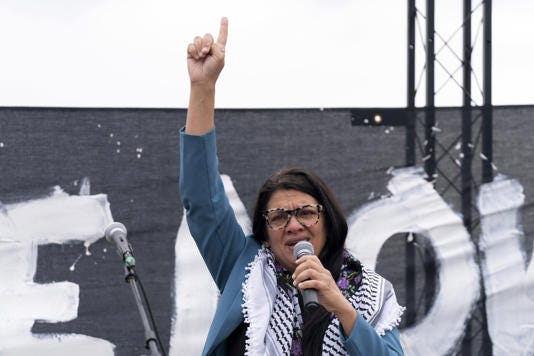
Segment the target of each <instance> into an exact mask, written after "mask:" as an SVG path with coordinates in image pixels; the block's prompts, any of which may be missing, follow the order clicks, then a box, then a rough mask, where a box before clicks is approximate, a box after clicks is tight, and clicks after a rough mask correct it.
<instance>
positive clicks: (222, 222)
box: [179, 129, 245, 291]
mask: <svg viewBox="0 0 534 356" xmlns="http://www.w3.org/2000/svg"><path fill="white" fill-rule="evenodd" d="M180 154H181V155H180V182H179V189H180V196H181V199H182V204H183V206H184V208H185V210H186V218H187V223H188V226H189V230H190V231H191V235H192V236H193V238H194V240H195V242H196V244H197V246H198V249H199V251H200V254H201V255H202V257H203V258H204V261H205V263H206V265H207V267H208V270H209V271H210V273H211V275H212V277H213V280H214V281H215V283H216V285H217V287H218V288H219V290H220V291H222V290H224V287H225V285H226V282H227V280H228V276H229V274H230V272H231V270H232V267H233V265H234V263H235V261H236V259H237V257H238V256H239V253H240V252H241V251H242V249H243V248H244V246H245V235H244V232H243V230H242V229H241V227H240V225H239V223H238V222H237V219H236V217H235V214H234V211H233V209H232V207H231V206H230V203H229V201H228V197H227V196H226V193H225V191H224V186H223V183H222V180H221V177H220V175H219V166H218V158H217V147H216V139H215V129H213V130H212V131H210V132H208V133H206V134H204V135H201V136H194V135H188V134H186V133H185V132H184V130H183V129H182V130H181V131H180Z"/></svg>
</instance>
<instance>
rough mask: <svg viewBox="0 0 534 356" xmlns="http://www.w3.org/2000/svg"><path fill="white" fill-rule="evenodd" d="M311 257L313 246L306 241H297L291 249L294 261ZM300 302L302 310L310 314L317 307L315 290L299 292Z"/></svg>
mask: <svg viewBox="0 0 534 356" xmlns="http://www.w3.org/2000/svg"><path fill="white" fill-rule="evenodd" d="M306 255H313V245H312V244H311V243H310V242H308V241H299V242H297V244H296V245H295V247H294V249H293V256H295V259H297V260H298V259H299V258H301V257H302V256H306ZM301 294H302V301H303V303H304V308H305V309H306V310H307V311H308V312H311V311H313V310H315V309H317V308H318V307H319V301H318V299H317V290H315V289H313V288H309V289H303V290H302V291H301Z"/></svg>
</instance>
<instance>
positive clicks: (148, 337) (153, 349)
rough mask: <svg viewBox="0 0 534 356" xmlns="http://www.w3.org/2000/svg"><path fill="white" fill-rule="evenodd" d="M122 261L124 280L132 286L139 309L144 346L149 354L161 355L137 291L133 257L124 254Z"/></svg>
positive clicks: (137, 280) (137, 281)
mask: <svg viewBox="0 0 534 356" xmlns="http://www.w3.org/2000/svg"><path fill="white" fill-rule="evenodd" d="M124 262H125V266H124V271H125V273H126V276H125V280H126V283H129V284H130V286H131V287H132V293H133V295H134V298H135V302H136V304H137V309H138V311H139V315H140V316H141V322H142V323H143V328H144V330H145V347H146V348H147V349H149V350H150V355H151V356H162V354H161V352H160V351H159V350H158V343H157V339H156V333H155V332H154V329H153V328H152V325H151V323H150V322H149V319H148V316H147V312H146V310H145V305H144V303H143V300H142V299H141V293H139V286H138V284H139V279H138V277H137V274H136V273H135V259H134V258H133V256H131V255H130V256H124Z"/></svg>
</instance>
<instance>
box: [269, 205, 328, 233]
mask: <svg viewBox="0 0 534 356" xmlns="http://www.w3.org/2000/svg"><path fill="white" fill-rule="evenodd" d="M321 211H323V206H322V205H319V204H317V205H303V206H299V207H298V208H296V209H293V210H288V209H282V208H275V209H269V210H266V211H264V212H263V217H264V218H265V220H266V221H267V225H268V226H269V227H270V228H271V229H273V230H280V229H284V228H285V227H286V226H287V224H288V223H289V220H291V215H293V216H294V217H295V218H297V221H298V222H299V223H300V224H301V225H303V226H306V227H310V226H312V225H315V224H317V223H318V222H319V217H320V216H321Z"/></svg>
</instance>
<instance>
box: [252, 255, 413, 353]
mask: <svg viewBox="0 0 534 356" xmlns="http://www.w3.org/2000/svg"><path fill="white" fill-rule="evenodd" d="M343 257H344V261H343V265H342V267H341V273H340V276H339V278H338V280H337V285H338V287H339V288H340V290H341V292H342V293H343V295H344V296H345V298H347V300H348V301H349V302H350V303H351V304H352V305H353V307H354V308H355V309H356V311H357V312H358V315H359V316H361V317H363V318H364V319H365V320H366V321H367V322H368V323H369V324H370V325H371V326H373V328H374V329H375V331H376V332H377V333H378V334H379V335H384V333H385V332H386V331H387V330H391V329H392V328H394V327H396V326H398V324H399V322H400V317H401V315H402V313H403V311H404V308H403V307H401V306H400V305H398V303H397V300H396V298H395V294H394V292H393V288H392V286H391V284H390V283H389V282H388V281H386V280H385V279H384V278H382V277H381V276H380V275H378V274H377V273H375V272H373V271H371V270H368V269H366V268H365V267H362V266H361V265H360V263H359V261H357V260H356V259H354V257H353V256H352V255H351V254H350V253H349V252H347V251H344V254H343ZM243 314H244V316H245V322H246V323H247V324H248V327H247V331H246V345H245V355H302V347H301V346H302V342H301V341H302V330H301V328H302V313H301V309H300V305H299V301H298V290H297V289H296V288H295V287H293V284H292V278H291V275H290V273H289V272H287V271H286V270H285V269H283V267H282V266H281V265H279V264H278V263H277V262H276V261H275V259H274V256H273V254H272V252H271V250H270V249H268V248H265V247H262V248H261V249H260V250H259V252H258V254H257V255H256V257H255V258H254V261H252V262H251V263H250V264H249V266H248V267H247V275H246V278H245V281H244V283H243ZM340 336H341V335H340V326H339V320H338V319H337V318H335V317H334V316H333V315H332V316H331V321H330V324H329V325H328V328H327V329H326V332H325V335H324V339H323V355H347V352H346V350H345V348H344V346H343V344H342V342H341V337H340Z"/></svg>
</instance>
